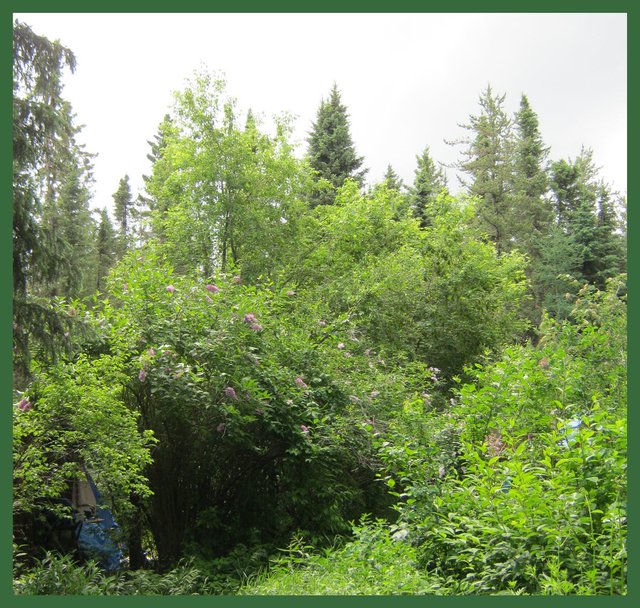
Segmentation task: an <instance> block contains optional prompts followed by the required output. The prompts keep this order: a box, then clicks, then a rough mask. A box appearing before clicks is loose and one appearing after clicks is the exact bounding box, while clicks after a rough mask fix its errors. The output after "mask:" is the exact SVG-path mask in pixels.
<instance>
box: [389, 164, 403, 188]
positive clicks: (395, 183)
mask: <svg viewBox="0 0 640 608" xmlns="http://www.w3.org/2000/svg"><path fill="white" fill-rule="evenodd" d="M384 183H385V184H386V186H387V188H389V190H396V191H398V192H400V191H401V190H402V189H403V188H404V184H403V183H402V180H401V179H400V176H399V175H398V174H397V173H396V172H395V171H394V170H393V167H392V166H391V165H387V171H386V173H385V174H384Z"/></svg>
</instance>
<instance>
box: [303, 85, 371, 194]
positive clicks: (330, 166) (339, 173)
mask: <svg viewBox="0 0 640 608" xmlns="http://www.w3.org/2000/svg"><path fill="white" fill-rule="evenodd" d="M308 142H309V150H308V155H309V162H310V165H311V168H312V169H314V170H315V171H316V172H317V179H318V180H326V181H327V182H328V187H327V188H324V189H322V188H321V189H319V190H318V191H316V192H315V193H314V195H313V197H312V200H311V203H312V204H313V205H323V204H324V205H326V204H331V203H333V200H334V197H335V191H336V190H337V189H338V188H340V186H342V184H344V182H345V180H346V179H348V178H351V179H355V180H356V181H357V182H358V183H359V184H360V185H362V183H363V178H364V175H365V174H366V172H367V170H366V169H362V168H361V167H362V163H363V161H364V159H363V157H360V156H358V155H357V154H356V151H355V146H354V144H353V140H352V139H351V133H350V130H349V117H348V114H347V108H346V106H345V105H344V104H343V103H342V100H341V96H340V93H339V91H338V88H337V86H336V85H335V84H334V85H333V88H332V89H331V93H330V95H329V100H328V101H324V100H323V101H322V102H321V104H320V108H319V109H318V114H317V117H316V121H315V122H314V123H313V126H312V130H311V133H310V135H309V139H308Z"/></svg>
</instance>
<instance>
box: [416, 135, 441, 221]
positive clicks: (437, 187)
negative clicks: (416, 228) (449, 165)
mask: <svg viewBox="0 0 640 608" xmlns="http://www.w3.org/2000/svg"><path fill="white" fill-rule="evenodd" d="M416 161H417V163H418V166H417V167H416V169H415V172H414V173H415V177H414V180H413V186H412V187H411V188H410V193H411V206H412V207H413V214H414V216H415V217H416V218H418V219H419V220H420V225H421V226H422V227H423V228H425V227H427V226H430V225H431V222H432V218H433V214H434V213H435V209H434V208H433V203H434V201H435V200H436V198H437V196H438V195H439V194H440V193H441V192H442V191H443V190H444V189H446V187H447V178H446V176H445V174H444V172H443V171H442V169H441V168H440V167H436V164H435V162H434V161H433V159H432V158H431V155H430V153H429V146H427V147H425V149H424V151H423V152H422V154H420V155H417V156H416Z"/></svg>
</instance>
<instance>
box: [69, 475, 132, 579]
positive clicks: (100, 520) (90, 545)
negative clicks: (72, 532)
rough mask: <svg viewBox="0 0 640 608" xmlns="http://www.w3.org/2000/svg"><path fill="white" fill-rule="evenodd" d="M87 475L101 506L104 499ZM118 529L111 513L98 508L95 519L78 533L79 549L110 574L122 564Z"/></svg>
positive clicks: (81, 526) (83, 523)
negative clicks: (117, 540) (115, 536)
mask: <svg viewBox="0 0 640 608" xmlns="http://www.w3.org/2000/svg"><path fill="white" fill-rule="evenodd" d="M85 473H86V475H87V481H88V482H89V485H90V486H91V490H92V491H93V493H94V495H95V497H96V503H97V504H98V505H100V503H101V502H102V499H101V497H100V493H99V492H98V488H97V487H96V485H95V483H94V482H93V479H92V478H91V475H89V473H88V472H87V471H85ZM117 529H118V524H117V523H116V522H115V520H114V519H113V514H112V513H111V511H110V510H109V509H105V508H102V507H100V506H98V507H97V510H96V517H95V519H94V520H93V521H91V520H89V521H84V522H82V523H81V524H80V530H79V531H78V549H80V551H81V552H82V553H83V554H84V555H85V556H87V557H88V558H90V559H94V560H95V561H96V562H98V564H99V565H100V567H101V568H102V569H103V570H106V571H108V572H113V571H115V570H118V569H119V568H120V564H121V562H122V557H123V556H122V551H121V550H120V549H119V547H118V545H117V544H116V542H115V540H114V539H113V536H114V533H115V532H116V531H117Z"/></svg>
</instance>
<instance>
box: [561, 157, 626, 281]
mask: <svg viewBox="0 0 640 608" xmlns="http://www.w3.org/2000/svg"><path fill="white" fill-rule="evenodd" d="M551 191H552V194H553V203H554V211H555V214H556V219H557V223H558V226H559V227H560V228H561V230H562V231H563V232H564V234H566V235H567V236H569V237H571V238H572V239H573V240H574V241H575V243H576V244H577V246H578V247H579V251H580V262H579V265H578V267H577V268H576V269H575V271H574V276H575V278H577V279H578V280H581V281H586V282H589V283H593V284H595V285H597V286H598V287H603V286H604V283H605V281H606V279H607V278H609V277H611V276H614V275H616V274H618V273H619V272H622V271H623V270H624V269H625V267H626V257H625V251H624V246H623V238H622V235H621V234H620V233H619V231H618V220H617V217H616V212H615V205H614V204H613V201H612V199H613V194H612V192H611V190H610V188H609V187H608V186H607V185H606V184H605V183H604V182H603V181H602V180H598V169H597V168H596V167H595V165H594V163H593V152H592V151H591V150H588V149H583V150H582V151H581V153H580V155H579V156H578V157H577V158H576V159H575V161H573V162H572V161H571V160H570V159H569V160H568V161H567V160H564V159H563V160H560V161H556V162H554V163H552V165H551Z"/></svg>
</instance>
